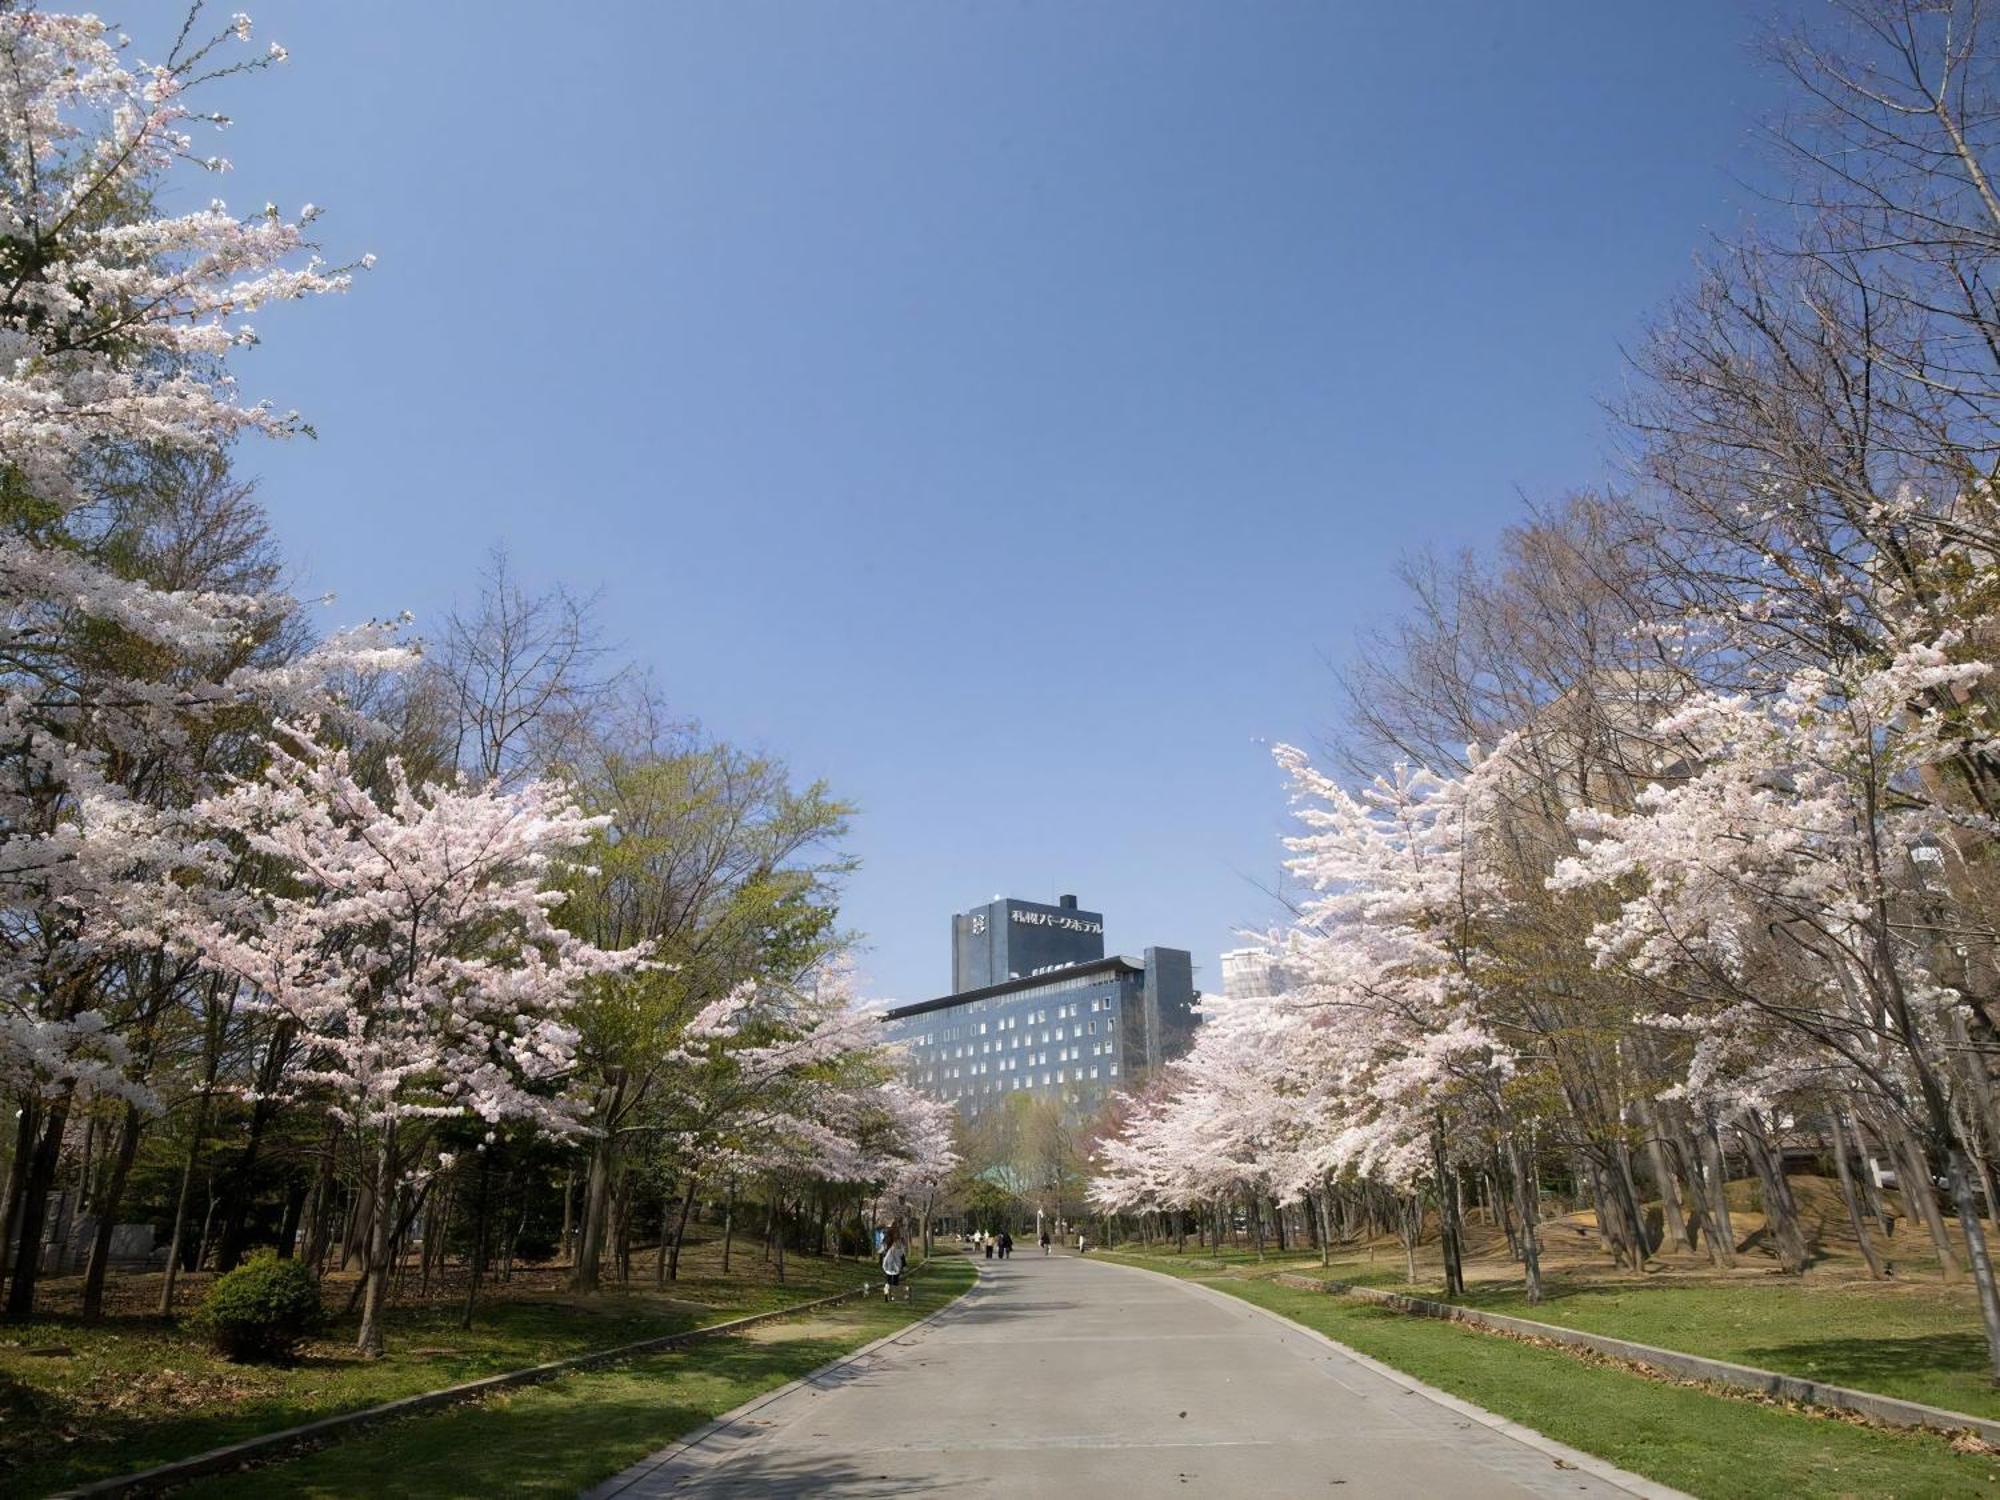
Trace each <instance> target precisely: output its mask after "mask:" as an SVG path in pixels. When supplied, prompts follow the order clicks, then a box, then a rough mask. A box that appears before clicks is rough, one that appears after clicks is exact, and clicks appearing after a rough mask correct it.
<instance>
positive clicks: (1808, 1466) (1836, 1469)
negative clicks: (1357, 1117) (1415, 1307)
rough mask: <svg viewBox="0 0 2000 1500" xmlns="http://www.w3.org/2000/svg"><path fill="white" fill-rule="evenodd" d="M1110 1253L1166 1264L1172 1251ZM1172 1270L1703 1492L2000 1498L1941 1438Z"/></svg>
mask: <svg viewBox="0 0 2000 1500" xmlns="http://www.w3.org/2000/svg"><path fill="white" fill-rule="evenodd" d="M1119 1258H1129V1259H1130V1260H1131V1261H1132V1263H1133V1264H1139V1265H1146V1266H1149V1267H1153V1268H1156V1269H1162V1270H1166V1271H1169V1272H1176V1268H1175V1266H1174V1264H1173V1261H1174V1258H1173V1257H1172V1256H1171V1255H1167V1256H1158V1257H1139V1256H1133V1257H1119ZM1177 1274H1184V1275H1188V1276H1189V1277H1190V1279H1194V1280H1199V1281H1201V1282H1203V1283H1204V1284H1205V1285H1209V1286H1213V1287H1215V1288H1217V1289H1218V1290H1221V1291H1224V1292H1227V1293H1229V1294H1230V1295H1231V1296H1236V1297H1241V1298H1243V1299H1244V1300H1246V1301H1250V1302H1255V1303H1257V1304H1258V1305H1259V1306H1262V1307H1267V1308H1270V1309H1271V1310H1272V1311H1273V1312H1277V1313H1281V1314H1283V1315H1284V1316H1285V1317H1288V1318H1291V1319H1294V1320H1295V1321H1297V1322H1300V1323H1303V1324H1304V1325H1305V1326H1307V1327H1308V1328H1313V1329H1316V1330H1318V1331H1319V1332H1321V1333H1324V1334H1326V1335H1327V1336H1328V1337H1329V1338H1333V1339H1337V1340H1339V1341H1340V1342H1341V1343H1343V1344H1346V1345H1348V1346H1349V1347H1350V1348H1353V1349H1357V1350H1359V1351H1360V1352H1362V1353H1363V1354H1367V1355H1370V1356H1372V1357H1374V1358H1376V1359H1379V1360H1381V1361H1382V1362H1383V1363H1385V1364H1389V1365H1393V1366H1394V1367H1396V1368H1397V1369H1399V1370H1403V1371H1406V1372H1408V1373H1409V1374H1411V1375H1413V1376H1415V1377H1416V1378H1417V1379H1419V1380H1423V1381H1427V1382H1429V1383H1430V1384H1432V1385H1435V1386H1437V1387H1439V1388H1440V1389H1441V1390H1445V1391H1449V1392H1450V1393H1452V1394H1453V1395H1455V1396H1459V1397H1462V1398H1463V1399H1465V1400H1467V1401H1471V1402H1474V1403H1475V1404H1477V1405H1479V1406H1482V1407H1485V1408H1486V1409H1487V1410H1489V1411H1493V1412H1497V1413H1499V1414H1500V1415H1502V1416H1506V1417H1511V1418H1512V1419H1514V1420H1515V1421H1518V1422H1521V1423H1524V1424H1526V1425H1527V1426H1529V1427H1533V1428H1534V1429H1536V1430H1537V1431H1538V1432H1542V1433H1545V1434H1547V1435H1548V1436H1549V1437H1552V1438H1555V1439H1557V1440H1558V1441H1560V1442H1564V1443H1568V1444H1570V1445H1571V1446H1573V1447H1576V1448H1581V1449H1583V1450H1584V1451H1585V1452H1586V1453H1593V1454H1596V1455H1597V1456H1598V1457H1600V1458H1603V1459H1607V1460H1609V1461H1610V1462H1612V1463H1615V1464H1618V1465H1620V1466H1621V1467H1623V1468H1626V1469H1630V1470H1632V1471H1633V1472H1635V1473H1639V1474H1644V1475H1646V1476H1648V1477H1649V1478H1652V1479H1657V1480H1659V1481H1661V1482H1662V1483H1664V1484H1670V1485H1673V1486H1675V1487H1677V1488H1679V1489H1683V1490H1686V1491H1687V1492H1688V1493H1690V1494H1693V1495H1698V1496H1703V1497H1709V1500H1739V1497H1740V1500H1762V1497H1766V1496H1772V1495H1784V1496H1787V1497H1806V1496H1825V1497H1848V1496H1853V1497H1863V1496H1865V1497H1881V1500H1890V1497H1901V1500H1920V1497H1945V1496H1976V1495H1996V1496H2000V1462H1996V1461H1995V1460H1994V1459H1992V1458H1990V1457H1986V1456H1982V1455H1975V1454H1964V1453H1959V1452H1956V1451H1954V1449H1953V1448H1952V1447H1951V1445H1950V1444H1949V1443H1948V1442H1947V1441H1945V1440H1944V1439H1942V1438H1938V1437H1932V1436H1928V1435H1925V1434H1921V1433H1911V1434H1903V1433H1894V1432H1888V1431H1884V1430H1881V1429H1876V1428H1869V1427H1863V1426H1858V1425H1855V1424H1851V1423H1848V1422H1843V1421H1837V1420H1832V1419H1829V1418H1824V1417H1815V1416H1809V1415H1806V1414H1804V1413H1801V1412H1796V1411H1791V1410H1787V1409H1785V1408H1782V1407H1777V1406H1771V1405H1767V1404H1762V1403H1758V1402H1753V1401H1743V1400H1734V1399H1731V1398H1728V1397H1724V1396H1718V1395H1714V1394H1711V1393H1710V1392H1708V1391H1706V1390H1703V1389H1701V1388H1699V1387H1693V1386H1683V1385H1675V1384H1669V1383H1666V1382H1663V1381H1657V1380H1650V1379H1647V1378H1646V1377H1644V1376H1641V1375H1637V1374H1634V1373H1632V1372H1630V1371H1628V1370H1623V1369H1618V1368H1614V1367H1609V1366H1605V1365H1601V1364H1594V1363H1590V1362H1587V1361H1584V1360H1580V1359H1577V1358H1575V1357H1573V1356H1570V1355H1567V1354H1563V1353H1559V1352H1557V1351H1555V1350H1552V1349H1543V1348H1538V1347H1536V1346H1534V1345H1530V1344H1524V1343H1521V1342H1519V1341H1517V1340H1513V1339H1505V1338H1497V1337H1494V1336H1492V1335H1490V1334H1482V1333H1479V1332H1476V1331H1474V1330H1472V1329H1469V1328H1465V1327H1463V1326H1461V1325H1458V1324H1452V1323H1441V1322H1437V1321H1435V1320H1432V1319H1428V1318H1415V1317H1410V1316H1409V1315H1407V1314H1403V1313H1397V1312H1392V1311H1389V1310H1386V1309H1383V1308H1379V1307H1376V1306H1374V1305H1372V1304H1370V1303H1365V1302H1360V1301H1357V1300H1355V1299H1352V1298H1344V1297H1338V1296H1329V1295H1327V1294H1326V1293H1323V1292H1308V1291H1300V1290H1297V1289H1294V1288H1291V1287H1284V1286H1279V1285H1276V1284H1275V1283H1273V1282H1271V1281H1270V1280H1268V1279H1266V1278H1260V1277H1256V1276H1254V1275H1242V1274H1232V1273H1204V1272H1201V1271H1198V1270H1196V1271H1185V1270H1184V1271H1180V1272H1178V1273H1177ZM1745 1290H1746V1291H1748V1290H1750V1289H1747V1288H1746V1289H1745ZM1634 1295H1635V1296H1649V1295H1652V1293H1650V1292H1642V1293H1635V1294H1634Z"/></svg>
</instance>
